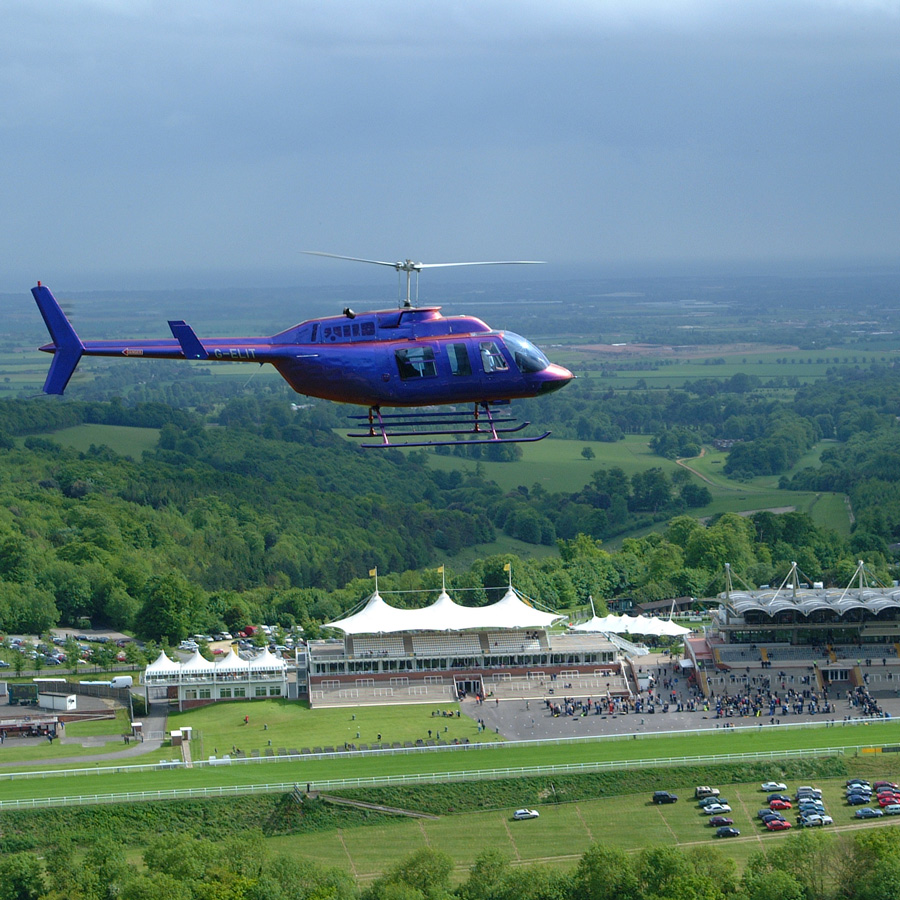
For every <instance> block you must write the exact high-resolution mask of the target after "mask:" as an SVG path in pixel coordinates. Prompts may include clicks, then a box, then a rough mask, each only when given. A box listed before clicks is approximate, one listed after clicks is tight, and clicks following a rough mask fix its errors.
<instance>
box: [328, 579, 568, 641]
mask: <svg viewBox="0 0 900 900" xmlns="http://www.w3.org/2000/svg"><path fill="white" fill-rule="evenodd" d="M562 618H565V617H564V616H560V615H558V614H557V613H547V612H541V610H538V609H535V608H534V607H533V606H529V605H528V604H527V603H525V602H524V601H523V600H522V599H521V598H520V597H519V595H518V594H516V592H515V591H514V590H513V589H512V588H509V590H507V592H506V593H505V594H504V595H503V597H502V598H501V599H500V600H498V601H497V602H496V603H491V604H489V605H488V606H462V605H460V604H459V603H456V602H455V601H454V600H453V599H452V598H451V597H450V595H449V594H448V593H447V592H446V591H441V593H440V595H439V596H438V598H437V600H435V602H434V603H432V604H431V605H430V606H426V607H423V608H422V609H397V608H396V607H395V606H389V605H388V604H387V603H385V601H384V600H383V599H382V597H381V596H380V594H378V592H377V591H376V592H375V593H374V594H372V596H371V597H370V598H369V600H368V601H367V602H366V605H365V606H364V607H363V608H362V609H361V610H360V611H359V612H358V613H355V614H354V615H352V616H347V618H345V619H340V620H339V621H337V622H331V623H330V625H329V626H328V627H330V628H339V629H340V630H341V631H343V632H344V634H350V635H353V634H391V633H396V632H403V631H470V630H472V629H476V628H498V629H501V628H547V627H549V626H550V625H552V624H553V623H554V622H556V621H557V620H559V619H562Z"/></svg>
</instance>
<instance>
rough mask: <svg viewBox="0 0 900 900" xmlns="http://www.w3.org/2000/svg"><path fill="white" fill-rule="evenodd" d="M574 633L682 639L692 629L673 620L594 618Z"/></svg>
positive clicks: (641, 617) (575, 628) (643, 617)
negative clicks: (640, 635)
mask: <svg viewBox="0 0 900 900" xmlns="http://www.w3.org/2000/svg"><path fill="white" fill-rule="evenodd" d="M572 629H573V630H574V631H606V632H608V633H612V634H649V635H657V636H658V635H667V636H669V637H681V636H682V635H684V634H690V631H691V629H690V628H685V627H684V626H683V625H679V624H678V623H677V622H673V621H672V620H671V619H657V618H654V617H652V616H614V615H609V616H603V617H602V618H600V617H599V616H594V617H593V618H591V619H590V620H588V621H587V622H582V623H581V624H580V625H573V626H572Z"/></svg>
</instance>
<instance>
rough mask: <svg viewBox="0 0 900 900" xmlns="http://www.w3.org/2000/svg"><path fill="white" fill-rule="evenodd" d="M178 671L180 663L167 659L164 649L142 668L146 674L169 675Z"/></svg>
mask: <svg viewBox="0 0 900 900" xmlns="http://www.w3.org/2000/svg"><path fill="white" fill-rule="evenodd" d="M180 671H181V663H179V662H175V661H174V660H172V659H169V657H168V656H166V651H165V650H163V651H162V652H161V653H160V654H159V656H157V657H156V659H155V660H154V661H153V662H152V663H150V665H149V666H147V668H146V669H145V670H144V672H145V674H147V675H171V674H172V673H173V672H180Z"/></svg>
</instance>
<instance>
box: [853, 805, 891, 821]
mask: <svg viewBox="0 0 900 900" xmlns="http://www.w3.org/2000/svg"><path fill="white" fill-rule="evenodd" d="M854 815H855V816H856V818H857V819H877V818H879V817H880V816H883V815H884V810H883V809H872V807H871V806H864V807H863V808H862V809H858V810H857V811H856V812H855V813H854Z"/></svg>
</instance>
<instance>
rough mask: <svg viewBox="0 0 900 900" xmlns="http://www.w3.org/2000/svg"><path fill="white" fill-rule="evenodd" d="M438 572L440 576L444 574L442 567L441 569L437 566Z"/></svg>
mask: <svg viewBox="0 0 900 900" xmlns="http://www.w3.org/2000/svg"><path fill="white" fill-rule="evenodd" d="M438 572H440V573H441V575H443V574H444V567H443V566H438Z"/></svg>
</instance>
